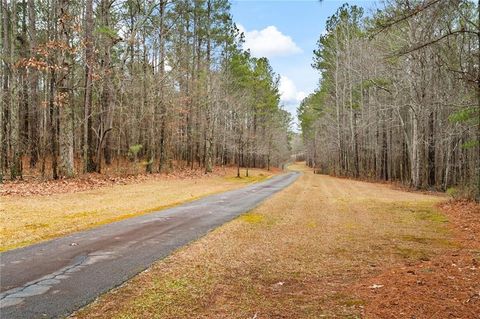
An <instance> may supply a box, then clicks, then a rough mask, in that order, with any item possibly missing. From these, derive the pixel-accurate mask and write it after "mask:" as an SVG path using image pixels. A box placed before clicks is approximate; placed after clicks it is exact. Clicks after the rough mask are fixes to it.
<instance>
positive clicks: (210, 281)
mask: <svg viewBox="0 0 480 319" xmlns="http://www.w3.org/2000/svg"><path fill="white" fill-rule="evenodd" d="M291 168H292V169H296V170H302V171H304V175H303V176H302V177H300V178H299V180H298V181H297V182H296V183H294V184H293V185H291V186H290V187H289V188H287V189H286V190H284V191H282V192H280V193H279V194H277V195H275V196H273V197H272V198H270V199H269V200H267V201H266V202H265V203H264V204H262V205H261V206H259V207H258V208H256V209H255V210H253V211H251V212H250V213H248V214H245V215H243V216H241V217H239V218H238V219H236V220H234V221H232V222H230V223H228V224H226V225H225V226H223V227H221V228H219V229H217V230H215V231H213V232H211V233H210V234H209V235H207V236H206V237H204V238H202V239H201V240H199V241H197V242H195V243H192V244H191V245H189V246H187V247H185V248H183V249H180V250H179V251H177V253H175V254H173V255H172V256H170V257H168V258H167V259H165V260H163V261H160V262H158V263H157V264H156V265H155V266H153V267H152V268H151V269H149V270H148V271H146V272H144V273H142V274H140V275H139V276H137V277H135V278H134V279H132V280H131V281H129V282H127V283H126V284H124V285H123V286H121V287H120V288H118V289H115V290H114V291H112V292H110V293H108V294H106V295H104V296H102V297H100V298H99V300H98V301H97V302H95V303H93V304H92V305H90V306H88V307H86V308H85V309H83V310H81V311H80V312H78V313H76V314H74V315H73V317H74V318H257V319H259V318H361V317H365V318H412V316H415V318H431V315H432V314H434V313H437V314H441V315H439V316H437V317H435V316H434V317H435V318H476V317H475V316H476V314H478V313H480V279H479V278H480V276H479V270H478V263H479V262H480V247H479V246H478V241H477V240H476V237H475V236H476V235H475V232H473V233H468V235H466V237H465V238H463V237H462V236H458V234H460V232H461V231H464V227H463V226H461V225H460V224H458V223H457V222H459V220H460V219H459V218H458V216H459V215H458V214H457V215H455V214H454V213H452V215H451V216H452V218H451V219H452V220H451V221H449V220H450V217H447V215H445V214H444V213H442V212H441V211H440V208H438V204H439V203H440V202H442V201H444V200H445V198H443V197H437V196H427V195H422V194H418V193H411V192H402V191H398V190H393V189H391V188H389V187H388V186H385V185H380V184H374V183H365V182H357V181H351V180H346V179H337V178H333V177H328V176H323V175H314V174H312V173H311V172H310V171H309V170H308V169H306V168H305V167H304V166H303V165H300V164H297V165H294V166H292V167H291ZM472 207H473V206H472ZM472 207H471V208H472ZM474 210H475V214H476V215H475V214H473V211H474ZM457 211H458V210H457ZM469 212H471V213H472V214H470V215H469V216H470V217H472V216H473V217H472V218H473V219H472V220H469V221H468V222H469V225H478V214H477V213H478V207H477V208H472V209H470V208H469ZM448 216H450V215H448ZM455 216H456V217H455ZM474 219H475V221H476V224H475V223H473V222H472V221H473V220H474ZM453 226H455V227H453ZM475 229H477V228H473V226H471V227H470V229H469V230H468V232H469V231H474V230H475ZM477 230H478V229H477ZM472 236H473V237H472ZM467 242H468V243H470V244H467ZM476 265H477V266H476ZM457 268H458V269H457ZM405 296H412V298H410V297H405Z"/></svg>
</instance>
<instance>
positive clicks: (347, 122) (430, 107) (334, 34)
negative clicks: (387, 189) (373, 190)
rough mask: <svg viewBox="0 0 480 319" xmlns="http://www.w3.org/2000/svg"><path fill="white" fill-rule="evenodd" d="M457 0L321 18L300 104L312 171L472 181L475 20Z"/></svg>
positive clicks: (470, 6) (416, 181)
mask: <svg viewBox="0 0 480 319" xmlns="http://www.w3.org/2000/svg"><path fill="white" fill-rule="evenodd" d="M478 10H479V7H478V4H476V3H474V2H471V1H461V0H428V1H405V0H392V1H387V3H386V7H385V9H383V10H378V11H377V12H375V13H374V14H373V15H372V16H369V17H364V12H363V10H362V9H361V8H359V7H357V6H349V5H344V6H342V7H341V8H339V9H338V11H337V12H336V14H335V15H333V16H332V17H330V18H329V20H328V22H327V28H326V32H325V33H324V34H323V35H321V36H320V39H319V41H318V48H317V50H316V51H315V52H314V63H313V66H314V67H315V68H316V69H318V70H319V72H320V75H321V77H320V85H319V88H318V90H317V91H316V92H315V93H313V94H311V95H310V96H308V97H307V98H305V99H304V100H303V102H302V103H301V106H300V107H299V108H298V116H299V121H300V124H301V130H302V136H303V139H304V142H305V145H306V150H307V152H306V157H307V162H308V164H309V165H310V166H312V167H315V168H316V169H317V170H318V171H321V172H324V173H330V174H335V175H343V176H352V177H358V178H373V179H378V180H388V181H390V180H391V181H401V182H403V183H405V184H408V185H411V186H413V187H415V188H435V189H443V190H446V189H447V188H449V187H451V186H456V185H460V186H462V187H465V188H468V189H469V190H470V192H471V194H472V195H473V194H474V193H475V192H477V196H478V188H479V187H480V184H478V183H480V179H479V177H478V175H479V167H480V166H479V161H480V153H479V152H480V151H479V116H480V113H479V103H480V69H479V66H480V52H479V42H480V41H479V40H480V21H479V11H478Z"/></svg>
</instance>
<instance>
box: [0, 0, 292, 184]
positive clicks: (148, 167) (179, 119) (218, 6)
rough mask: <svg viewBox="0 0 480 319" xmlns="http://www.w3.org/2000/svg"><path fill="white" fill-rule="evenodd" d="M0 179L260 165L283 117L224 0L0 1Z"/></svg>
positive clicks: (285, 123)
mask: <svg viewBox="0 0 480 319" xmlns="http://www.w3.org/2000/svg"><path fill="white" fill-rule="evenodd" d="M1 8H2V10H1V17H2V26H1V51H2V52H1V55H2V67H1V70H2V71H1V72H2V73H1V81H2V97H1V103H2V104H1V112H0V116H1V118H0V124H1V125H0V126H1V130H0V140H1V144H2V148H1V151H0V153H1V156H0V167H1V170H0V174H1V175H0V180H4V179H10V180H15V179H21V178H23V177H25V175H26V174H27V173H26V172H28V173H29V174H31V175H32V174H33V175H35V176H41V177H43V178H44V179H50V178H53V179H59V178H67V177H73V176H77V175H80V174H84V173H90V172H102V170H103V169H104V168H105V167H108V166H110V165H112V163H115V162H116V161H117V162H118V163H119V164H118V163H117V166H121V165H123V164H122V163H125V162H127V163H128V162H134V163H138V165H141V167H144V171H145V172H147V173H148V172H150V173H151V172H165V171H169V170H171V169H173V168H174V167H176V166H181V167H190V168H201V169H204V170H205V172H210V171H212V168H213V167H214V166H215V165H234V164H236V165H238V166H245V167H249V166H251V167H262V168H269V167H270V166H271V165H276V166H278V165H280V163H283V162H285V161H286V160H287V159H288V158H289V139H290V135H291V133H290V122H291V115H290V113H288V112H286V111H285V110H283V109H282V107H281V105H280V99H279V92H278V82H279V77H278V75H276V74H275V73H274V72H273V70H272V68H271V66H270V64H269V61H268V60H267V59H266V58H254V57H252V56H251V55H250V53H249V52H248V51H245V50H243V49H242V47H241V43H242V35H241V34H240V33H239V31H238V29H237V27H236V26H235V24H234V22H233V20H232V16H231V14H230V11H229V10H230V4H229V2H228V1H227V0H199V1H188V0H175V1H173V0H159V1H145V0H125V1H115V0H99V1H93V0H84V1H68V0H22V1H8V0H2V6H1Z"/></svg>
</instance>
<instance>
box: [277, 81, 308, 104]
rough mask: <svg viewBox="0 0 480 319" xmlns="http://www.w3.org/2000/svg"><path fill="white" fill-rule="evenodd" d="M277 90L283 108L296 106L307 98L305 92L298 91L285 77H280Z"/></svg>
mask: <svg viewBox="0 0 480 319" xmlns="http://www.w3.org/2000/svg"><path fill="white" fill-rule="evenodd" d="M278 90H279V91H280V100H281V102H282V103H283V104H284V105H285V106H297V105H298V104H300V102H301V101H302V100H303V99H304V98H305V97H306V96H307V94H306V93H305V92H303V91H299V90H298V89H297V86H296V85H295V83H294V82H293V81H292V80H291V79H290V78H288V77H287V76H285V75H281V76H280V83H279V86H278Z"/></svg>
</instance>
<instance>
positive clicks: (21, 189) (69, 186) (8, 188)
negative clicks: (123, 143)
mask: <svg viewBox="0 0 480 319" xmlns="http://www.w3.org/2000/svg"><path fill="white" fill-rule="evenodd" d="M234 170H235V168H231V167H228V168H221V167H217V168H215V169H214V171H213V173H210V174H205V172H204V170H203V169H177V170H175V171H173V172H171V173H169V174H136V175H125V176H115V175H114V176H112V175H105V174H96V173H91V174H85V175H82V176H79V177H77V178H70V179H59V180H45V181H41V180H28V181H21V180H19V181H9V182H6V183H4V184H2V185H1V187H0V196H12V195H14V196H24V197H26V196H32V195H46V196H48V195H54V194H64V193H75V192H81V191H87V190H92V189H97V188H101V187H106V186H114V185H127V184H136V183H142V182H146V181H151V180H158V179H164V180H176V179H182V180H185V179H192V180H193V179H200V178H203V177H208V176H212V175H214V176H226V175H234V173H233V171H234Z"/></svg>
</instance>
